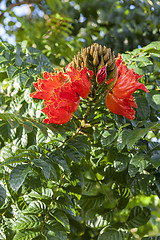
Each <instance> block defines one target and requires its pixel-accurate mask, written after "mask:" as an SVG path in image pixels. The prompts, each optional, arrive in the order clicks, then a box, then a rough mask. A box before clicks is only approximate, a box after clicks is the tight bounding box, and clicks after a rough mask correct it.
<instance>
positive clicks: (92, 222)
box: [85, 207, 114, 228]
mask: <svg viewBox="0 0 160 240" xmlns="http://www.w3.org/2000/svg"><path fill="white" fill-rule="evenodd" d="M113 215H114V213H113V209H112V208H108V209H105V208H102V207H100V208H91V209H89V210H88V211H87V212H86V214H85V223H86V224H87V225H88V226H89V227H92V228H103V227H105V226H109V225H110V224H111V222H112V221H113Z"/></svg>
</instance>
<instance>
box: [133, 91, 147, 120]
mask: <svg viewBox="0 0 160 240" xmlns="http://www.w3.org/2000/svg"><path fill="white" fill-rule="evenodd" d="M136 103H137V110H136V111H137V113H138V115H139V117H140V119H141V120H145V119H147V118H148V116H149V107H148V102H147V100H146V98H145V97H144V96H139V95H138V96H136Z"/></svg>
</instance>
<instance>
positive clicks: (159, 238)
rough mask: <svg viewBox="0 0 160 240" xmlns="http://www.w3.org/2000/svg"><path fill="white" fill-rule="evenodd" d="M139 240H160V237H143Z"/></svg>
mask: <svg viewBox="0 0 160 240" xmlns="http://www.w3.org/2000/svg"><path fill="white" fill-rule="evenodd" d="M141 240H160V236H157V237H144V238H142V239H141Z"/></svg>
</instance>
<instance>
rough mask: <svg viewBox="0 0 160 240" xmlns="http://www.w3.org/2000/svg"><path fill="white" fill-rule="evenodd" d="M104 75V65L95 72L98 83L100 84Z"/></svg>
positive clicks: (105, 72) (103, 79)
mask: <svg viewBox="0 0 160 240" xmlns="http://www.w3.org/2000/svg"><path fill="white" fill-rule="evenodd" d="M106 75H107V71H106V66H104V67H102V68H101V69H100V70H99V71H98V73H97V82H98V84H102V83H103V82H104V81H105V80H106Z"/></svg>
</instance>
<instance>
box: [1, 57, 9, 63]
mask: <svg viewBox="0 0 160 240" xmlns="http://www.w3.org/2000/svg"><path fill="white" fill-rule="evenodd" d="M6 61H8V60H7V59H6V58H5V57H3V56H0V63H2V62H6Z"/></svg>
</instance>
